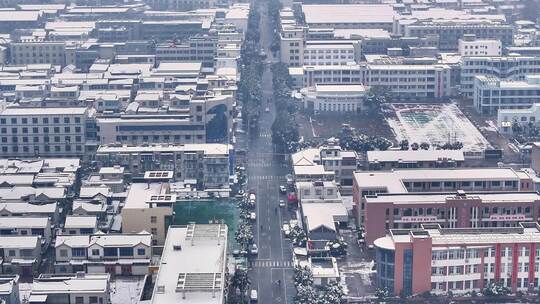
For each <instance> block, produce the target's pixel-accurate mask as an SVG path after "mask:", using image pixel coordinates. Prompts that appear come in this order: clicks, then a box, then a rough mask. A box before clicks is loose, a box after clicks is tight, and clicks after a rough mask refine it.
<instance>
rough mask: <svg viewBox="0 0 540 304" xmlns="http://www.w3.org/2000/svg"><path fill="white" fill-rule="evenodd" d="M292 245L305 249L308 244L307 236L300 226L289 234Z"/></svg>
mask: <svg viewBox="0 0 540 304" xmlns="http://www.w3.org/2000/svg"><path fill="white" fill-rule="evenodd" d="M289 237H290V238H291V241H292V243H293V244H294V246H297V247H305V246H306V242H307V235H306V233H305V232H304V229H302V228H301V227H300V226H298V225H297V226H294V227H293V228H292V229H291V232H290V234H289Z"/></svg>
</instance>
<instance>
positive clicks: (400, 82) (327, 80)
mask: <svg viewBox="0 0 540 304" xmlns="http://www.w3.org/2000/svg"><path fill="white" fill-rule="evenodd" d="M451 72H452V71H451V68H450V66H448V65H445V64H414V63H410V64H409V63H395V62H384V61H383V62H378V61H377V62H372V63H363V64H361V65H358V64H356V63H347V64H346V65H324V66H320V65H319V66H303V67H299V68H295V67H291V68H289V74H290V75H291V78H292V82H293V87H295V88H303V87H311V86H315V85H318V84H324V85H327V84H342V85H358V84H363V85H365V86H377V87H382V88H384V89H385V90H387V91H388V92H391V93H392V94H393V95H395V96H396V98H401V99H411V98H412V99H419V98H420V99H444V98H448V97H450V96H451V95H452V91H451Z"/></svg>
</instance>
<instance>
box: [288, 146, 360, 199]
mask: <svg viewBox="0 0 540 304" xmlns="http://www.w3.org/2000/svg"><path fill="white" fill-rule="evenodd" d="M291 159H292V164H293V171H294V178H295V180H296V181H313V180H314V179H315V180H316V179H318V180H335V182H336V183H337V184H339V186H340V188H341V190H342V191H345V192H349V191H350V190H351V186H352V185H353V180H352V176H353V172H354V171H355V170H356V169H357V164H358V155H357V154H356V152H354V151H344V150H343V149H341V147H340V146H339V144H338V143H337V142H336V141H335V140H328V142H327V143H326V144H324V145H322V146H320V147H319V148H310V149H305V150H301V151H299V152H296V153H294V154H293V155H291Z"/></svg>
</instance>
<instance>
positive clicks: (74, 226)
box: [63, 216, 97, 235]
mask: <svg viewBox="0 0 540 304" xmlns="http://www.w3.org/2000/svg"><path fill="white" fill-rule="evenodd" d="M96 231H97V218H96V217H95V216H66V222H65V223H64V231H63V233H64V234H70V235H74V234H75V235H77V234H93V233H95V232H96Z"/></svg>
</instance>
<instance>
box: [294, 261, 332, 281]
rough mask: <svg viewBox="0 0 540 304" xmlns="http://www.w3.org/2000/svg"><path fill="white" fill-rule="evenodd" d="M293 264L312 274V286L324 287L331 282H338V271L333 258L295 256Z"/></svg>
mask: <svg viewBox="0 0 540 304" xmlns="http://www.w3.org/2000/svg"><path fill="white" fill-rule="evenodd" d="M295 260H296V261H295V264H296V265H297V266H300V267H308V268H309V269H310V270H311V273H312V274H313V284H315V285H316V286H326V285H327V284H328V283H331V282H338V281H339V269H338V265H337V261H336V258H334V257H305V258H301V257H300V258H298V257H296V256H295Z"/></svg>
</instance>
